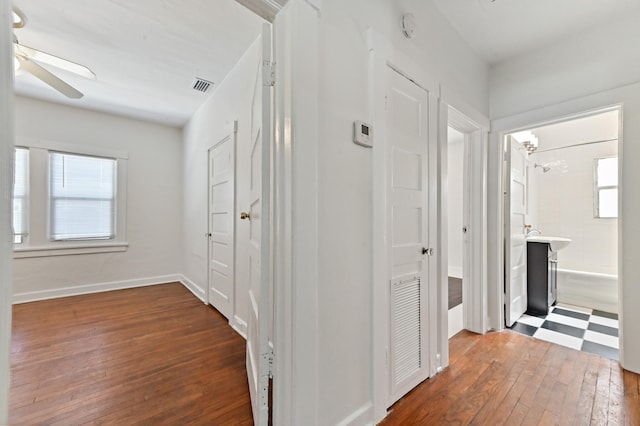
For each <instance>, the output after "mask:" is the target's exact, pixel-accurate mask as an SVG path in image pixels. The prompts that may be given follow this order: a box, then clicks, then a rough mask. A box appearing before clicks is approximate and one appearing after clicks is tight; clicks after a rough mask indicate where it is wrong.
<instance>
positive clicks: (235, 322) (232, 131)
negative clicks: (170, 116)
mask: <svg viewBox="0 0 640 426" xmlns="http://www.w3.org/2000/svg"><path fill="white" fill-rule="evenodd" d="M227 140H228V141H229V142H230V143H231V145H232V147H231V150H232V152H233V158H232V159H231V161H232V162H233V172H232V174H233V178H232V186H233V188H232V197H231V200H230V202H231V217H230V220H231V233H232V236H231V240H232V242H233V253H232V256H231V257H232V260H231V262H232V265H231V270H232V276H231V281H232V282H233V290H232V291H231V294H230V296H229V303H230V304H231V311H230V312H229V317H228V318H227V319H228V320H229V323H230V324H231V327H233V328H234V329H235V330H236V331H237V332H238V333H239V334H240V335H241V336H242V337H244V338H245V339H246V338H247V325H246V323H244V321H242V320H240V318H239V317H238V316H237V315H236V305H235V299H236V276H235V270H236V237H237V232H236V210H237V208H236V207H237V206H236V196H237V187H236V183H237V180H236V168H237V167H236V166H237V162H236V146H237V141H238V121H237V120H234V121H233V123H232V124H231V125H228V126H225V130H224V131H223V132H221V133H220V134H219V135H218V136H216V137H215V138H213V141H214V142H213V144H212V145H211V146H210V147H209V148H208V149H207V160H208V161H207V162H208V164H207V237H208V238H207V289H206V291H205V297H206V299H205V300H206V303H207V305H211V306H213V307H214V308H216V306H215V305H213V303H211V281H212V279H211V254H212V253H211V243H212V239H211V238H212V233H213V230H212V229H211V151H213V150H214V149H215V148H216V147H217V146H218V145H220V144H221V143H223V142H226V141H227ZM216 309H217V308H216Z"/></svg>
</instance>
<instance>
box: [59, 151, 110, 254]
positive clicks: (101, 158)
mask: <svg viewBox="0 0 640 426" xmlns="http://www.w3.org/2000/svg"><path fill="white" fill-rule="evenodd" d="M55 155H61V156H69V157H77V158H78V157H79V158H90V159H94V160H108V161H110V162H112V165H113V169H112V173H113V176H112V178H113V181H114V182H112V183H115V184H116V185H112V190H113V194H112V196H111V197H109V198H108V199H106V198H103V199H102V200H103V201H108V202H109V204H112V206H111V208H110V211H111V217H110V219H109V221H110V224H109V226H110V231H111V232H110V234H109V235H108V236H85V237H76V238H64V237H58V238H57V237H56V235H55V233H54V217H55V212H56V209H55V207H54V205H55V204H56V201H57V200H60V199H76V200H77V199H79V198H80V197H77V196H75V197H70V196H67V197H63V196H60V195H58V196H56V195H54V194H53V189H54V181H53V176H52V169H51V167H52V161H53V157H54V156H55ZM63 161H64V160H63ZM48 164H49V176H48V183H49V200H48V220H49V226H48V228H47V229H48V233H47V234H48V237H49V239H50V240H51V241H89V240H92V241H94V240H114V239H115V236H116V233H117V232H118V223H117V221H116V216H117V197H118V194H117V191H116V186H117V180H118V175H117V173H118V170H117V169H118V160H117V159H116V158H112V157H97V156H94V155H84V154H77V153H71V152H60V151H52V150H49V162H48ZM63 170H64V162H63ZM63 186H64V183H63ZM86 200H88V201H97V200H99V198H89V199H86Z"/></svg>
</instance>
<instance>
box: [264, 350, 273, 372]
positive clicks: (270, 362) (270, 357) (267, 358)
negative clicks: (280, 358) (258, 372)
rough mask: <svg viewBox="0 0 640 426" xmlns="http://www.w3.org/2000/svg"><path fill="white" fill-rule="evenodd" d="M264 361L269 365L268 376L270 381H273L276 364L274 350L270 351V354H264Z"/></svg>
mask: <svg viewBox="0 0 640 426" xmlns="http://www.w3.org/2000/svg"><path fill="white" fill-rule="evenodd" d="M262 356H263V359H264V361H265V362H266V363H267V370H268V371H267V374H268V375H269V378H270V379H273V363H274V359H273V358H274V354H273V349H269V352H267V353H265V354H262Z"/></svg>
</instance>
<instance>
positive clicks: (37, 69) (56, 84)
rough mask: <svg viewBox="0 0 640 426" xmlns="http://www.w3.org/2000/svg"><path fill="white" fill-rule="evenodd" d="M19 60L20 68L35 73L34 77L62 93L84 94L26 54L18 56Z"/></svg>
mask: <svg viewBox="0 0 640 426" xmlns="http://www.w3.org/2000/svg"><path fill="white" fill-rule="evenodd" d="M16 58H18V61H19V62H20V68H21V69H23V70H25V71H27V72H29V73H31V74H33V76H34V77H36V78H38V79H40V80H42V81H43V82H44V83H46V84H48V85H49V86H51V87H53V88H54V89H56V90H57V91H58V92H60V93H62V94H63V95H65V96H66V97H68V98H73V99H80V98H81V97H82V96H84V95H83V94H82V93H81V92H79V91H78V90H76V89H74V88H73V87H71V86H70V85H68V84H67V83H65V82H64V81H62V80H60V79H59V78H58V77H56V76H55V75H53V74H52V73H50V72H49V71H47V70H46V69H44V68H42V67H41V66H40V65H38V64H36V63H35V62H33V61H31V60H29V59H28V58H26V57H24V56H19V55H18V56H16Z"/></svg>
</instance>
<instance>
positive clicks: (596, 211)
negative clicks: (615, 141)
mask: <svg viewBox="0 0 640 426" xmlns="http://www.w3.org/2000/svg"><path fill="white" fill-rule="evenodd" d="M611 158H615V159H616V160H618V156H615V155H612V156H609V157H599V158H595V159H594V160H593V217H594V219H617V218H618V217H619V216H620V212H619V211H618V210H619V209H618V207H619V206H616V215H615V216H604V217H603V216H601V215H600V191H602V190H611V189H615V190H616V194H617V195H618V196H619V194H620V189H619V187H620V176H619V173H620V165H619V163H618V164H617V166H616V173H617V179H616V181H617V184H616V185H600V184H599V182H598V178H599V176H598V164H599V162H600V161H601V160H608V159H611Z"/></svg>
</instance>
